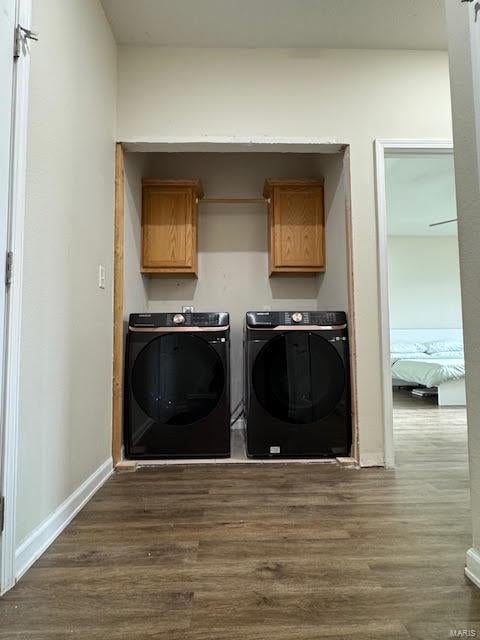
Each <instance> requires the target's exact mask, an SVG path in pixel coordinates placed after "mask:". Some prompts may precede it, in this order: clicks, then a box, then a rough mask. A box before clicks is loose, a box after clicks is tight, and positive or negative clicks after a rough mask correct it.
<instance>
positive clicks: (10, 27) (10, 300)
mask: <svg viewBox="0 0 480 640" xmlns="http://www.w3.org/2000/svg"><path fill="white" fill-rule="evenodd" d="M31 13H32V5H31V0H0V91H1V97H0V400H1V401H0V501H1V502H0V594H2V593H4V592H5V591H7V590H8V589H10V588H11V587H12V586H13V585H14V583H15V485H16V462H17V424H18V383H19V360H20V327H21V302H22V263H23V227H24V213H25V211H24V210H25V179H26V148H27V147H26V132H27V111H28V78H29V69H30V52H29V46H28V32H26V31H23V32H22V31H18V30H17V28H16V27H17V25H22V27H24V28H25V29H29V28H30V20H31ZM17 33H18V34H19V35H20V37H19V38H17V37H16V34H17ZM11 256H13V258H14V259H13V271H12V270H11V269H8V268H7V266H8V265H9V264H10V265H11V264H12V263H11V261H10V260H9V257H11Z"/></svg>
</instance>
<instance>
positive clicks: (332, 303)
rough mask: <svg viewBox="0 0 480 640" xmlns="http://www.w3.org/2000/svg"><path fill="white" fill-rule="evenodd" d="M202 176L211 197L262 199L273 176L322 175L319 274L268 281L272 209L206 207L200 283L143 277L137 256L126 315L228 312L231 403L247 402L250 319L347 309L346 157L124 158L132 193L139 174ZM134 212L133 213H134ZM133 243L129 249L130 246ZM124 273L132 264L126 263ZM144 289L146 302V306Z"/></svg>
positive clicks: (201, 222)
mask: <svg viewBox="0 0 480 640" xmlns="http://www.w3.org/2000/svg"><path fill="white" fill-rule="evenodd" d="M142 174H143V176H144V177H155V178H185V179H188V178H192V179H194V178H200V179H201V180H202V184H203V188H204V191H205V195H206V196H207V197H221V196H226V197H261V195H262V193H263V186H264V181H265V179H266V178H268V177H275V178H282V177H285V178H319V177H320V178H321V177H325V204H326V257H327V270H326V273H325V274H321V275H318V276H303V277H302V276H300V277H293V276H288V277H282V276H276V277H272V278H269V276H268V253H267V209H266V207H265V205H263V204H253V205H252V204H235V205H232V204H230V205H217V204H201V203H200V205H199V214H198V232H199V238H198V240H199V247H198V249H199V256H198V279H192V278H174V277H173V278H168V277H161V278H155V277H151V278H144V279H143V281H142V278H141V277H139V268H140V258H139V255H138V253H137V251H136V249H135V251H132V249H131V247H132V245H135V247H136V246H137V245H136V244H135V243H132V241H131V240H129V239H128V237H127V235H126V238H125V249H126V253H127V248H128V253H129V254H130V255H132V256H134V261H133V262H132V261H131V260H129V266H128V268H129V269H130V268H131V269H132V270H133V274H131V275H130V279H129V281H128V282H126V290H127V289H128V291H129V294H128V305H130V304H131V302H132V301H135V304H137V307H136V308H130V307H127V306H126V311H128V312H129V313H130V312H132V311H137V312H138V311H143V310H146V309H148V310H149V311H178V310H181V308H182V305H193V306H194V307H195V309H196V310H198V311H209V310H210V311H214V310H218V311H228V312H229V313H230V318H231V327H232V333H231V340H232V349H231V359H232V366H231V369H232V405H233V406H236V404H237V402H238V401H239V400H240V398H241V397H242V384H243V377H242V375H243V362H242V360H243V354H242V338H243V323H244V318H245V313H246V312H247V311H249V310H255V309H257V310H262V309H264V308H271V309H275V310H282V309H300V310H301V309H306V310H309V309H317V308H318V305H319V304H320V306H321V307H322V308H324V309H339V310H347V275H346V233H345V185H344V183H343V178H344V176H343V161H342V156H341V155H337V156H335V155H325V156H319V155H315V154H285V153H284V154H279V153H275V154H273V153H163V154H143V153H133V154H127V182H128V184H129V185H130V186H129V189H131V190H135V189H139V185H140V182H139V181H140V176H141V175H142ZM132 214H133V215H132ZM126 216H128V222H127V220H126V229H127V228H129V227H132V228H134V229H136V231H135V232H134V236H135V237H136V238H139V230H140V229H139V217H138V208H135V207H133V208H132V207H130V206H128V207H126ZM128 245H130V247H128ZM126 269H127V265H126ZM145 285H146V296H147V299H148V301H147V304H146V305H145V298H144V296H145Z"/></svg>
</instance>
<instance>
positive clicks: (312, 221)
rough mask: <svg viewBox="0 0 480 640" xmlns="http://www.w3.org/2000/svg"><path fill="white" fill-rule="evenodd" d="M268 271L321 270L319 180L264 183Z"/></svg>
mask: <svg viewBox="0 0 480 640" xmlns="http://www.w3.org/2000/svg"><path fill="white" fill-rule="evenodd" d="M264 196H265V198H269V199H270V203H269V206H268V235H269V238H268V239H269V269H270V275H272V274H280V273H284V274H289V273H290V274H293V273H304V274H307V273H321V272H323V271H325V213H324V203H323V181H322V180H267V181H266V182H265V189H264Z"/></svg>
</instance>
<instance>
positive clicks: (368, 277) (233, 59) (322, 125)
mask: <svg viewBox="0 0 480 640" xmlns="http://www.w3.org/2000/svg"><path fill="white" fill-rule="evenodd" d="M208 136H226V137H229V138H235V137H245V138H253V137H257V138H259V137H263V136H271V137H307V138H311V137H317V138H328V139H332V138H334V139H337V140H338V141H341V142H345V143H349V144H350V145H351V181H352V217H353V268H354V272H355V274H354V289H355V292H354V294H355V314H356V317H355V325H356V338H357V340H356V343H357V346H356V350H357V364H358V381H357V386H358V396H359V397H358V407H357V412H358V419H359V428H360V454H361V461H362V463H363V464H381V463H382V462H383V433H384V429H383V424H382V397H381V394H382V390H381V385H380V377H379V375H378V373H379V368H380V345H379V324H378V322H379V314H378V269H377V242H376V214H375V199H374V163H373V141H374V139H375V138H450V137H451V114H450V96H449V80H448V60H447V55H446V53H445V52H428V51H421V52H420V51H368V50H361V51H360V50H358V51H354V50H315V49H314V50H312V49H301V50H298V49H297V50H286V49H282V50H280V49H269V50H258V49H194V48H185V49H175V48H168V47H163V48H162V47H142V46H137V47H120V48H119V85H118V139H119V140H122V141H131V142H135V141H158V140H161V139H165V138H172V137H173V138H175V137H180V138H183V139H188V138H193V139H200V140H201V139H204V138H205V137H208Z"/></svg>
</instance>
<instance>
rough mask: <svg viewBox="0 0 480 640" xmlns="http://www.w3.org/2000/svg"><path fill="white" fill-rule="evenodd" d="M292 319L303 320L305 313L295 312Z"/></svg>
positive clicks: (294, 320)
mask: <svg viewBox="0 0 480 640" xmlns="http://www.w3.org/2000/svg"><path fill="white" fill-rule="evenodd" d="M292 320H293V322H301V321H302V320H303V315H302V314H301V313H299V312H298V311H297V312H295V313H292Z"/></svg>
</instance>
